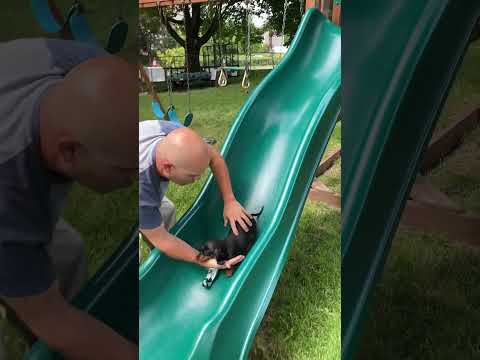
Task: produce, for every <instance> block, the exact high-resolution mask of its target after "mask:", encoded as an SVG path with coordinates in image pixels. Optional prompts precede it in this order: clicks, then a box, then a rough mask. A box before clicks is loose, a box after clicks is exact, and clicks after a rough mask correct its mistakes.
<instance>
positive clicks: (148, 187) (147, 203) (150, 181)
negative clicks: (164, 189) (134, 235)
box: [138, 167, 163, 230]
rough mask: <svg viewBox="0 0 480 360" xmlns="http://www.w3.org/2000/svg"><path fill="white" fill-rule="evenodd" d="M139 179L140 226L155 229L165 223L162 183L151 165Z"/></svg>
mask: <svg viewBox="0 0 480 360" xmlns="http://www.w3.org/2000/svg"><path fill="white" fill-rule="evenodd" d="M138 180H139V194H138V205H139V214H138V215H139V227H140V229H145V230H150V229H155V228H157V227H159V226H161V225H162V224H163V218H162V214H161V213H160V210H159V206H160V204H161V201H162V198H163V194H162V193H161V192H160V184H159V183H158V181H157V178H156V177H155V174H153V170H152V168H151V167H149V168H147V169H146V170H145V171H143V172H141V173H140V174H139V177H138Z"/></svg>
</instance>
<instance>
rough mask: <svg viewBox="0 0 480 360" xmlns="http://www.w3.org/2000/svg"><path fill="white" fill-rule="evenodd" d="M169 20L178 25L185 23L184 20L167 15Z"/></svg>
mask: <svg viewBox="0 0 480 360" xmlns="http://www.w3.org/2000/svg"><path fill="white" fill-rule="evenodd" d="M167 21H168V22H171V23H173V24H177V25H183V20H177V19H174V18H171V17H167Z"/></svg>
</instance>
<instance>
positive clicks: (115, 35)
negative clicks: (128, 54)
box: [105, 20, 128, 54]
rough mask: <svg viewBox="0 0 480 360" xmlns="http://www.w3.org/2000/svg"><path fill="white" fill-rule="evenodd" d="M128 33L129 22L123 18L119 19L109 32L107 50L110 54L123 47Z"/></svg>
mask: <svg viewBox="0 0 480 360" xmlns="http://www.w3.org/2000/svg"><path fill="white" fill-rule="evenodd" d="M127 34H128V24H127V23H126V22H125V21H123V20H118V21H117V22H116V23H115V24H113V26H112V29H111V30H110V33H109V34H108V39H107V46H106V47H105V50H107V51H108V52H109V53H110V54H115V53H117V52H119V51H120V50H121V49H122V47H123V46H124V45H125V41H126V40H127Z"/></svg>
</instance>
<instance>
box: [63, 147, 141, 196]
mask: <svg viewBox="0 0 480 360" xmlns="http://www.w3.org/2000/svg"><path fill="white" fill-rule="evenodd" d="M103 155H105V154H97V153H95V152H94V151H89V150H88V149H86V148H84V147H82V146H79V149H78V151H77V154H76V158H75V162H74V165H73V166H72V172H71V176H72V178H73V180H76V181H77V182H78V183H79V184H81V185H83V186H86V187H88V188H90V189H92V190H94V191H96V192H99V193H107V192H110V191H113V190H116V189H119V188H124V187H128V186H130V185H132V184H133V183H134V182H135V181H136V180H137V179H138V160H137V161H125V159H115V157H114V156H111V157H107V156H103Z"/></svg>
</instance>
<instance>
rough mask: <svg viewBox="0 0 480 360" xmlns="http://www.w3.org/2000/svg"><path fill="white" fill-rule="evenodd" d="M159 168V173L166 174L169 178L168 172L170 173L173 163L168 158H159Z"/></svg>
mask: <svg viewBox="0 0 480 360" xmlns="http://www.w3.org/2000/svg"><path fill="white" fill-rule="evenodd" d="M160 168H161V172H162V173H163V174H162V173H161V174H160V175H162V176H166V177H168V178H169V177H170V174H171V173H172V169H173V164H172V163H171V162H170V161H168V160H165V159H161V160H160Z"/></svg>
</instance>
